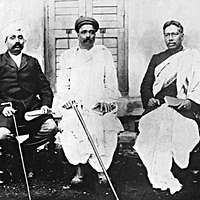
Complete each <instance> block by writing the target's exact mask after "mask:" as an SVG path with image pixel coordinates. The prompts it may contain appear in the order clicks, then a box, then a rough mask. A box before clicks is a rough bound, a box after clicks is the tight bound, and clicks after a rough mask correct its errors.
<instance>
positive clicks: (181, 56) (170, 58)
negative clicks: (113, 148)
mask: <svg viewBox="0 0 200 200" xmlns="http://www.w3.org/2000/svg"><path fill="white" fill-rule="evenodd" d="M163 33H164V39H165V43H166V45H167V47H168V49H167V50H166V51H164V52H161V53H159V54H157V55H154V56H153V57H152V60H151V62H150V64H149V67H148V69H147V72H146V74H145V77H144V79H143V82H142V85H141V97H142V101H143V106H144V108H145V112H144V115H143V116H142V118H141V119H140V122H139V131H140V134H139V136H138V138H137V140H136V143H135V146H134V148H135V149H136V150H137V152H138V154H139V156H140V158H141V160H142V162H143V164H144V165H145V167H146V169H147V173H148V178H149V180H150V182H151V184H152V186H153V188H157V189H161V190H167V189H169V190H170V193H171V194H174V193H175V192H177V191H179V190H180V189H181V188H182V184H181V183H180V182H179V180H178V179H177V178H175V177H174V175H173V173H172V172H171V167H172V161H173V160H174V161H175V163H176V164H177V165H178V166H179V167H180V168H187V166H188V164H189V155H190V152H191V151H192V150H193V148H194V147H195V146H196V145H197V143H198V142H199V130H198V125H197V121H198V120H197V118H196V116H197V115H198V112H199V111H200V105H199V104H200V54H199V52H198V51H197V50H191V49H190V50H189V49H185V48H183V46H182V41H183V36H184V34H183V27H182V25H181V24H180V23H179V22H177V21H174V20H172V21H168V22H166V23H165V24H164V26H163ZM166 96H172V97H176V98H177V99H181V101H180V102H179V103H178V104H177V105H174V106H169V104H170V102H168V103H166V102H165V100H164V99H166V98H165V97H166Z"/></svg>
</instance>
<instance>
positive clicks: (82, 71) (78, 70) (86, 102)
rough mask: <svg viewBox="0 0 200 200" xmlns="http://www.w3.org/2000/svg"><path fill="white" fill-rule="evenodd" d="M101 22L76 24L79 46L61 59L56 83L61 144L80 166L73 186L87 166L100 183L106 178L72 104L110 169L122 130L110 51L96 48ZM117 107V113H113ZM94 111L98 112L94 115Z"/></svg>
mask: <svg viewBox="0 0 200 200" xmlns="http://www.w3.org/2000/svg"><path fill="white" fill-rule="evenodd" d="M98 29H99V24H98V22H97V21H96V20H95V19H93V18H90V17H80V18H78V19H77V21H76V23H75V30H76V32H77V35H78V41H79V45H78V46H77V47H75V48H71V49H69V50H67V51H65V52H63V54H62V55H61V58H60V68H61V70H60V74H59V75H58V81H57V102H55V104H56V105H60V106H62V107H64V108H61V109H62V110H61V112H62V114H63V119H62V121H61V122H60V126H61V128H62V129H63V132H62V134H61V143H62V146H63V150H64V153H65V156H66V158H67V159H68V161H69V162H70V163H71V164H73V165H75V166H77V173H76V175H75V177H74V178H73V179H72V181H71V183H72V184H76V183H80V182H82V180H83V171H82V170H81V167H80V166H81V164H86V163H87V162H88V163H89V164H90V165H91V166H92V167H93V168H94V169H95V170H96V171H97V174H98V178H99V182H100V183H102V182H103V183H104V182H106V177H105V176H104V174H103V170H102V169H101V166H100V165H99V162H98V160H97V158H96V156H95V153H94V151H93V149H92V147H91V145H90V143H89V141H88V138H87V136H86V134H85V132H84V130H83V128H82V126H81V123H80V121H79V120H78V118H77V116H76V114H75V112H74V110H73V109H70V107H71V105H70V102H71V100H75V101H76V102H77V104H78V107H79V109H80V112H81V114H82V115H83V118H84V120H85V122H86V125H87V127H88V129H89V132H90V134H91V135H92V139H93V141H94V143H95V145H96V147H97V149H98V152H99V154H100V157H101V159H102V161H103V163H104V165H105V168H106V169H108V168H109V166H110V164H111V161H112V158H113V154H114V151H115V149H116V146H117V133H119V131H121V130H123V127H122V125H121V123H120V121H119V119H118V118H117V117H116V112H117V105H116V100H117V99H118V98H119V97H120V92H119V90H118V83H117V75H116V68H115V66H114V63H113V58H112V55H111V53H110V51H109V50H108V49H107V48H106V47H105V46H103V45H95V44H94V43H95V36H96V32H97V31H98ZM112 105H114V106H113V107H114V109H112ZM95 108H96V109H97V110H98V109H99V112H95Z"/></svg>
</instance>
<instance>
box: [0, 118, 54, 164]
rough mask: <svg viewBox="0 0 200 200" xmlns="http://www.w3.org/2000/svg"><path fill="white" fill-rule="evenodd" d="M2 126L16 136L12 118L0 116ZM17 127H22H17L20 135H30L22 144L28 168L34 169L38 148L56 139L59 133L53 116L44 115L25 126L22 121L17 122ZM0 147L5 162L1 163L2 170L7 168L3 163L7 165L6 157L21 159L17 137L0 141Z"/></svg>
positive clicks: (26, 123)
mask: <svg viewBox="0 0 200 200" xmlns="http://www.w3.org/2000/svg"><path fill="white" fill-rule="evenodd" d="M1 119H2V121H1ZM16 119H17V118H16ZM19 123H20V124H19ZM0 125H1V126H2V127H4V128H7V129H8V130H10V131H11V133H13V135H16V131H15V127H14V124H13V118H12V117H10V118H5V117H4V116H3V115H0ZM17 125H20V126H19V127H21V128H18V127H17V128H18V132H19V135H21V134H29V138H28V139H27V140H25V141H24V142H23V143H22V144H21V147H22V151H23V155H24V160H25V165H26V168H33V163H34V160H35V154H36V149H37V147H39V146H40V145H42V144H45V143H46V142H48V141H52V140H53V139H54V136H55V134H56V133H57V126H56V123H55V121H54V120H53V119H52V116H51V115H43V116H40V117H38V118H36V119H34V120H32V121H30V122H25V123H24V124H23V126H22V124H21V121H19V120H17ZM0 146H2V149H3V160H4V161H5V162H1V164H0V168H1V166H2V168H5V166H3V164H2V163H4V165H7V162H6V161H7V160H8V159H5V158H6V155H13V156H14V157H15V158H19V147H18V144H17V140H16V138H15V137H12V138H6V139H4V140H0ZM7 167H8V166H6V168H7Z"/></svg>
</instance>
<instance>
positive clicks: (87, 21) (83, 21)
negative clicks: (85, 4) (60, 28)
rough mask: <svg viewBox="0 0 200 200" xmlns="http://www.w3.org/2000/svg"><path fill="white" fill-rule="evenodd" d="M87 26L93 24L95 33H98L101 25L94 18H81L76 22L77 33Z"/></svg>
mask: <svg viewBox="0 0 200 200" xmlns="http://www.w3.org/2000/svg"><path fill="white" fill-rule="evenodd" d="M85 24H91V25H92V26H93V27H94V29H95V32H97V31H98V29H99V23H98V22H97V21H96V20H95V19H94V18H92V17H82V16H81V17H79V18H78V19H77V20H76V22H75V30H76V32H77V33H78V32H79V29H80V28H81V26H83V25H85Z"/></svg>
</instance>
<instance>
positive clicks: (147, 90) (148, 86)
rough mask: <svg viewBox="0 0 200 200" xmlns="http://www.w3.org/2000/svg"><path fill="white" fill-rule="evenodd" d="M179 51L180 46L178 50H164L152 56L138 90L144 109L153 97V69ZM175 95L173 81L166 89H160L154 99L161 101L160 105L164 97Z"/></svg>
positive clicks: (174, 83)
mask: <svg viewBox="0 0 200 200" xmlns="http://www.w3.org/2000/svg"><path fill="white" fill-rule="evenodd" d="M181 50H183V47H182V46H181V47H180V48H179V49H176V50H166V51H163V52H161V53H159V54H155V55H153V56H152V58H151V61H150V63H149V66H148V68H147V71H146V74H145V76H144V78H143V81H142V84H141V88H140V92H141V98H142V104H143V107H144V109H148V105H147V104H148V101H149V99H150V98H152V97H154V95H153V83H154V81H155V76H154V71H155V68H156V67H157V66H158V65H159V64H160V63H162V62H163V61H164V60H166V59H167V58H168V57H170V56H171V55H173V54H175V53H177V52H179V51H181ZM176 95H177V89H176V81H174V82H173V83H171V84H170V85H169V86H168V87H166V88H164V89H162V90H161V91H160V92H159V93H158V94H156V96H155V97H154V98H157V99H159V100H160V101H161V103H164V97H165V96H173V97H175V96H176Z"/></svg>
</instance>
